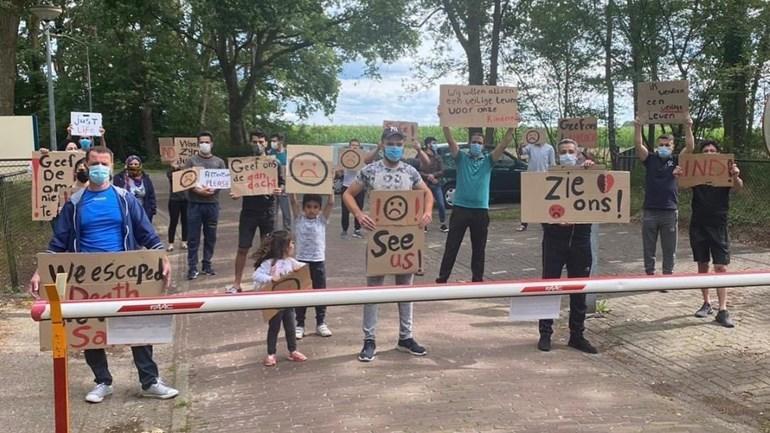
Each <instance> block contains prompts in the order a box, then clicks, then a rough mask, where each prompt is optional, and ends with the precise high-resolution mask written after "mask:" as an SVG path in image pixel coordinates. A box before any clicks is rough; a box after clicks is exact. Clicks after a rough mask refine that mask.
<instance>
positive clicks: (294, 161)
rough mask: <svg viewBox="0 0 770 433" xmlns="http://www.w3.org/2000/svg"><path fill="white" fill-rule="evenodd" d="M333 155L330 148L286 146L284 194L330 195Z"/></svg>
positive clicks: (332, 178)
mask: <svg viewBox="0 0 770 433" xmlns="http://www.w3.org/2000/svg"><path fill="white" fill-rule="evenodd" d="M333 154H334V151H333V149H332V148H331V146H308V145H297V144H292V145H289V146H287V155H286V158H287V161H288V169H287V170H286V192H288V193H293V194H324V195H326V194H331V193H332V191H333V186H334V170H333V167H334V161H333Z"/></svg>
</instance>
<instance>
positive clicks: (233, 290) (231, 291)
mask: <svg viewBox="0 0 770 433" xmlns="http://www.w3.org/2000/svg"><path fill="white" fill-rule="evenodd" d="M240 291H241V289H240V288H238V287H235V286H230V287H228V288H226V289H225V293H229V294H231V295H232V294H235V293H238V292H240Z"/></svg>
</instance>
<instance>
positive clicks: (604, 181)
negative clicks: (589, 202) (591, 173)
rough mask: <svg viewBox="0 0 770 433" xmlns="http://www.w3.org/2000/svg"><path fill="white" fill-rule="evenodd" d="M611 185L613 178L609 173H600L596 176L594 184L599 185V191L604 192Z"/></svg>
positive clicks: (609, 189) (608, 190)
mask: <svg viewBox="0 0 770 433" xmlns="http://www.w3.org/2000/svg"><path fill="white" fill-rule="evenodd" d="M613 185H615V178H614V177H613V176H612V175H611V174H600V175H599V177H598V178H596V186H598V187H599V191H601V192H603V193H605V194H606V193H608V192H610V191H611V190H612V186H613Z"/></svg>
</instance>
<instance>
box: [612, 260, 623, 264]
mask: <svg viewBox="0 0 770 433" xmlns="http://www.w3.org/2000/svg"><path fill="white" fill-rule="evenodd" d="M609 263H613V264H614V263H623V260H609Z"/></svg>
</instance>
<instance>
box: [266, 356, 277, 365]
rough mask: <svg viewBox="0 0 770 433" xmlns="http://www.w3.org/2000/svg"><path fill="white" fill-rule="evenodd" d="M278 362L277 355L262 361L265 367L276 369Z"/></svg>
mask: <svg viewBox="0 0 770 433" xmlns="http://www.w3.org/2000/svg"><path fill="white" fill-rule="evenodd" d="M276 362H278V360H277V359H276V358H275V355H267V356H266V357H265V360H264V361H262V365H264V366H265V367H275V363H276Z"/></svg>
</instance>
